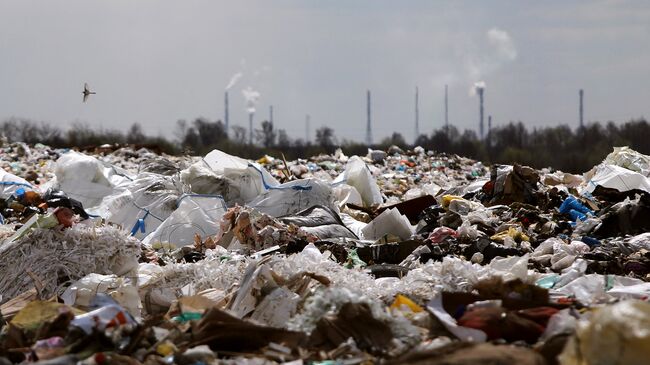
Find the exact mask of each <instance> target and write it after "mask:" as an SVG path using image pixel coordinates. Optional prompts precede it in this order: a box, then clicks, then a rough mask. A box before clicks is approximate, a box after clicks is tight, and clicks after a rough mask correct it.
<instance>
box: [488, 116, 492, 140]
mask: <svg viewBox="0 0 650 365" xmlns="http://www.w3.org/2000/svg"><path fill="white" fill-rule="evenodd" d="M490 133H492V116H491V115H488V136H489V135H490Z"/></svg>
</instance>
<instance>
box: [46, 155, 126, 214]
mask: <svg viewBox="0 0 650 365" xmlns="http://www.w3.org/2000/svg"><path fill="white" fill-rule="evenodd" d="M54 173H55V174H56V186H57V188H58V189H60V190H62V191H64V192H65V193H66V194H68V196H69V197H71V198H73V199H76V200H79V201H80V202H81V203H82V204H83V206H84V207H85V208H90V207H95V206H97V205H99V204H100V203H101V201H102V199H103V198H104V197H105V196H108V195H110V194H112V193H113V191H114V188H115V187H116V186H118V185H121V184H123V183H128V181H130V179H131V178H130V177H128V176H126V174H125V173H124V172H123V171H118V169H117V168H115V167H113V166H106V165H104V164H103V163H102V162H101V161H99V160H97V159H96V158H94V157H91V156H87V155H84V154H81V153H78V152H74V151H70V152H68V153H66V154H64V155H62V156H61V157H60V158H59V159H58V160H57V161H56V166H55V168H54Z"/></svg>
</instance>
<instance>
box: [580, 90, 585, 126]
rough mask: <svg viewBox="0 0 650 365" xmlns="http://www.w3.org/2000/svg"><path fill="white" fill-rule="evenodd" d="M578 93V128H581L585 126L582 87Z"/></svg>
mask: <svg viewBox="0 0 650 365" xmlns="http://www.w3.org/2000/svg"><path fill="white" fill-rule="evenodd" d="M579 95H580V111H579V112H580V128H582V127H584V126H585V124H584V119H583V118H584V97H585V93H584V91H583V90H582V89H580V92H579Z"/></svg>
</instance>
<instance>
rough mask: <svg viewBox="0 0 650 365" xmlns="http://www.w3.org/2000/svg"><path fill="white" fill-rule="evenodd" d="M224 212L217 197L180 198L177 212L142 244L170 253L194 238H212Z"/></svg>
mask: <svg viewBox="0 0 650 365" xmlns="http://www.w3.org/2000/svg"><path fill="white" fill-rule="evenodd" d="M227 209H228V208H227V207H226V203H225V202H224V200H223V198H222V197H220V196H211V195H183V196H181V197H180V198H179V199H178V208H177V209H176V210H175V211H174V212H173V213H172V214H171V215H170V216H169V217H168V218H167V219H165V221H164V222H163V223H162V224H161V225H159V226H158V227H157V228H156V230H155V231H153V232H152V233H151V234H149V235H148V236H147V237H145V238H144V239H143V240H142V242H143V243H145V244H149V245H151V246H152V247H153V248H166V249H174V248H179V247H182V246H187V245H191V244H192V243H193V242H194V236H195V235H197V234H198V235H199V236H201V237H202V238H204V239H205V238H207V237H209V236H215V235H217V234H218V233H219V231H220V227H219V222H220V221H221V217H222V216H223V215H224V213H225V212H226V210H227Z"/></svg>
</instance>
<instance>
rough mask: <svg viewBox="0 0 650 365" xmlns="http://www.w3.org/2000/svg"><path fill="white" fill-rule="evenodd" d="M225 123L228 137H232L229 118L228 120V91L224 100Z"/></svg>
mask: <svg viewBox="0 0 650 365" xmlns="http://www.w3.org/2000/svg"><path fill="white" fill-rule="evenodd" d="M223 104H224V106H223V122H224V124H225V127H226V136H229V135H230V123H229V118H228V90H226V93H225V94H224V98H223Z"/></svg>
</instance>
